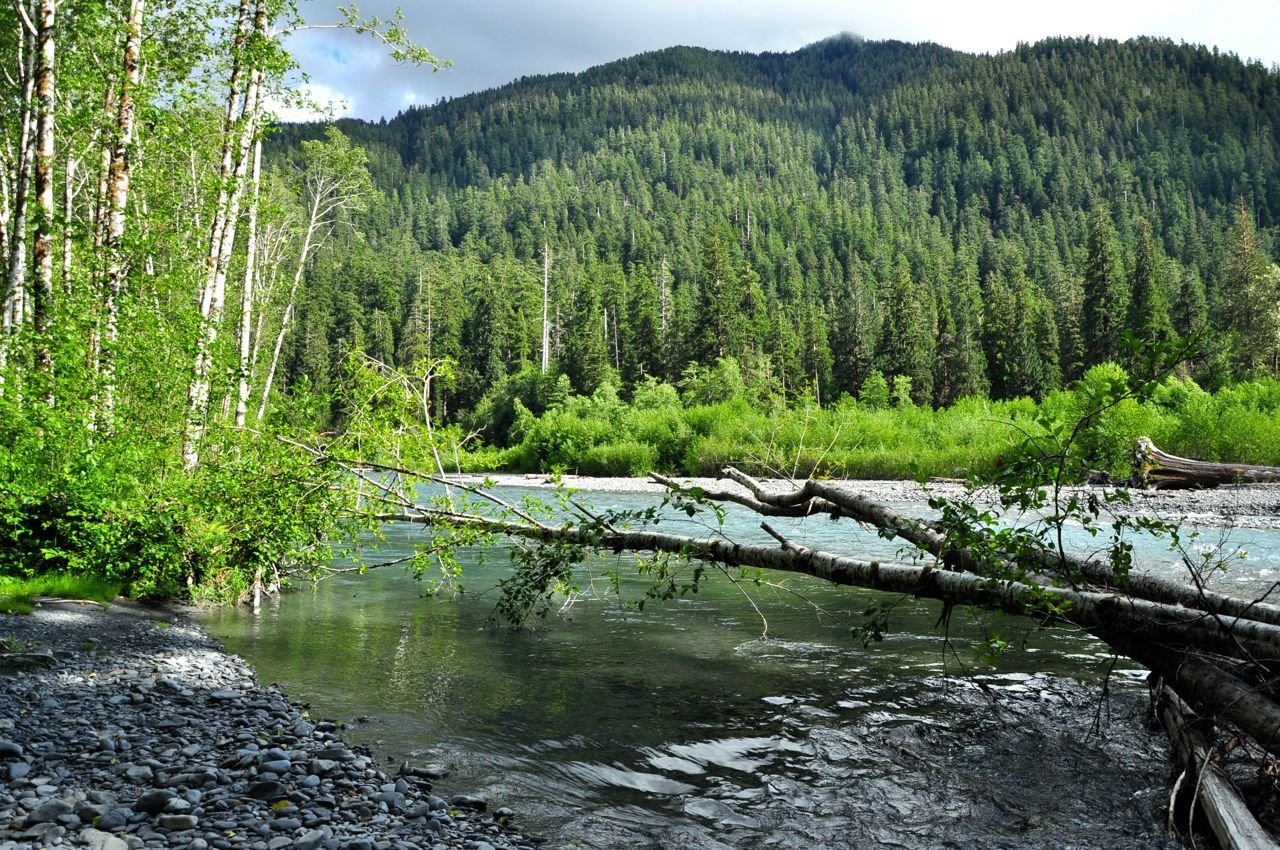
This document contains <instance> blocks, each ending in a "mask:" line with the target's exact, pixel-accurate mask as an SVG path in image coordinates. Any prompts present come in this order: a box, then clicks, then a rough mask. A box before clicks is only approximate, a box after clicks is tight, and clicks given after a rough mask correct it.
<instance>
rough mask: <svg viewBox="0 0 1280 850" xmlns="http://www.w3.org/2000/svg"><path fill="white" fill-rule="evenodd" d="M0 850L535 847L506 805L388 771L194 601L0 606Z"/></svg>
mask: <svg viewBox="0 0 1280 850" xmlns="http://www.w3.org/2000/svg"><path fill="white" fill-rule="evenodd" d="M0 642H3V643H4V644H5V646H3V647H0V650H4V654H0V850H10V848H13V850H16V848H28V847H47V846H72V847H90V848H94V850H142V848H150V847H155V848H160V847H184V848H190V850H210V848H214V849H215V850H240V849H241V848H244V850H284V848H290V847H293V848H299V849H300V850H320V848H326V850H337V848H350V850H427V848H431V850H443V848H469V850H517V848H519V849H520V850H529V848H532V847H534V846H535V842H534V841H532V840H530V839H527V838H526V837H524V836H522V835H520V834H519V833H518V832H516V831H515V830H513V829H510V828H508V827H507V826H506V825H505V822H506V821H507V820H508V819H509V818H511V817H512V813H511V812H510V811H509V810H507V809H502V808H499V809H497V810H496V811H492V812H490V811H486V809H487V808H488V806H487V803H486V801H485V800H483V798H480V797H473V796H467V795H456V796H452V797H449V798H448V799H445V798H444V797H442V796H437V794H435V793H433V788H432V785H433V780H434V779H438V778H439V771H438V770H437V769H433V768H432V767H431V766H429V765H419V766H402V767H401V770H400V772H399V775H395V776H392V775H388V774H387V773H385V772H383V770H381V769H380V768H379V766H378V765H377V764H376V762H375V759H374V756H373V755H372V754H371V753H370V752H369V750H368V749H365V748H361V747H358V746H357V747H352V746H349V745H348V744H347V743H346V742H345V741H344V739H343V737H342V735H341V730H340V729H339V728H338V727H337V726H336V725H335V724H334V723H332V722H326V721H324V720H321V719H319V718H314V717H310V716H308V714H307V711H306V709H305V707H304V706H298V705H295V704H291V703H290V702H289V701H288V698H287V697H286V696H285V695H284V694H283V693H281V692H280V690H279V689H277V688H275V687H273V686H263V685H261V684H259V683H258V682H257V680H256V679H255V677H254V675H253V673H252V671H250V670H249V668H248V667H247V666H246V665H245V664H244V662H243V661H241V660H240V659H239V658H237V657H235V656H233V655H230V654H228V653H227V652H225V651H224V650H223V649H222V647H221V646H220V645H219V644H218V643H217V642H215V641H214V640H212V639H211V638H210V637H209V636H208V635H207V634H205V632H204V630H203V629H202V628H200V627H199V626H198V625H196V624H195V623H193V622H192V621H191V620H190V619H189V617H188V616H187V612H186V611H185V610H183V609H181V608H179V607H176V606H164V607H149V606H144V605H141V604H138V603H135V602H132V601H129V600H124V599H120V600H117V601H116V602H115V603H114V604H112V605H111V606H110V607H109V608H107V609H105V610H104V609H103V608H101V607H100V606H98V605H97V604H94V603H79V602H65V601H57V602H45V603H44V604H42V606H41V607H40V608H38V609H37V610H36V612H35V613H34V614H32V615H26V616H18V615H0Z"/></svg>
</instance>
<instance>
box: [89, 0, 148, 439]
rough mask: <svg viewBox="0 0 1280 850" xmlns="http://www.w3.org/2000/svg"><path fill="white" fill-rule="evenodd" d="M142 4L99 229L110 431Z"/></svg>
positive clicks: (131, 33)
mask: <svg viewBox="0 0 1280 850" xmlns="http://www.w3.org/2000/svg"><path fill="white" fill-rule="evenodd" d="M143 6H144V0H131V2H130V4H129V20H128V23H127V31H128V34H127V35H126V37H125V42H124V54H123V61H122V71H123V73H122V74H121V78H120V80H121V82H120V93H119V97H118V98H116V102H117V111H116V126H115V132H114V139H113V141H112V144H111V155H110V167H109V169H108V176H107V194H106V204H105V206H104V210H103V213H104V218H105V226H104V227H103V228H102V236H103V249H104V252H105V254H106V267H105V268H104V270H103V281H102V298H103V313H104V314H105V317H106V327H105V329H104V331H103V335H104V337H105V346H104V349H103V351H102V355H101V358H102V359H101V364H100V376H101V379H102V402H101V405H100V410H99V416H100V418H101V419H102V420H103V422H104V423H105V426H106V428H108V429H110V427H111V420H112V418H113V417H114V415H115V407H116V380H115V375H116V346H117V344H118V342H119V339H120V295H121V293H122V291H123V289H124V277H125V261H124V250H123V244H122V243H123V241H124V226H125V209H126V207H127V206H128V203H129V184H130V179H131V176H132V170H133V157H132V153H133V132H134V130H133V128H134V114H135V107H134V100H133V90H134V89H135V88H136V87H137V85H138V81H139V78H140V74H141V64H142V63H141V56H142V13H143Z"/></svg>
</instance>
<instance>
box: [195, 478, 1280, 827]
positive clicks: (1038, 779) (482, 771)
mask: <svg viewBox="0 0 1280 850" xmlns="http://www.w3.org/2000/svg"><path fill="white" fill-rule="evenodd" d="M588 498H589V499H590V501H591V502H592V503H593V504H594V505H595V506H596V507H597V508H605V507H619V508H628V507H642V506H646V505H648V504H651V503H652V497H645V496H637V495H625V494H605V493H595V494H590V496H589V497H588ZM898 507H900V508H908V509H909V508H911V506H898ZM915 507H916V509H917V512H918V509H919V506H915ZM758 522H759V518H758V517H755V516H754V515H749V514H746V513H745V512H743V513H738V512H735V511H730V513H729V515H728V516H727V518H726V526H725V527H726V530H727V532H728V533H729V534H730V535H731V536H733V537H735V538H738V539H742V540H758V539H762V538H761V534H762V533H761V532H760V531H759V530H758V527H757V526H758ZM775 525H778V526H779V527H780V528H782V529H783V530H784V533H789V534H794V535H795V536H796V538H797V539H802V540H805V541H806V542H808V543H810V545H813V546H814V547H815V548H827V549H838V550H840V551H847V552H850V553H853V554H857V555H858V556H860V557H868V558H881V559H893V558H895V557H901V556H902V554H903V553H900V551H899V549H898V547H897V546H896V545H895V544H894V543H892V542H889V541H885V540H883V539H881V538H879V537H878V536H876V535H875V534H873V533H870V532H867V531H865V530H863V529H860V528H859V527H858V526H857V525H856V524H854V523H852V522H849V521H845V522H841V523H832V522H830V521H828V520H816V519H810V520H807V521H780V522H777V523H775ZM661 527H662V528H665V529H666V530H670V531H676V530H681V529H680V527H679V526H678V525H677V524H676V522H675V521H672V522H664V523H663V525H662V526H661ZM684 530H688V531H695V532H696V529H695V528H693V527H692V526H689V525H686V526H685V528H684ZM423 534H424V532H423V531H422V530H421V529H420V528H417V527H411V526H391V527H389V528H388V529H387V539H386V541H385V542H384V543H383V545H382V546H381V549H380V551H379V552H378V553H376V555H375V556H374V557H373V558H371V560H376V559H388V560H389V559H392V558H396V557H401V556H403V555H406V554H408V553H409V552H411V551H412V547H413V545H414V543H415V541H418V540H421V537H422V535H423ZM1210 538H1216V534H1214V533H1206V534H1205V537H1204V538H1203V539H1205V540H1208V539H1210ZM1083 539H1086V538H1082V540H1083ZM1197 545H1200V544H1197ZM1231 545H1232V546H1237V547H1245V548H1248V549H1250V550H1251V551H1250V558H1249V560H1248V561H1245V562H1244V564H1245V565H1247V568H1246V567H1243V566H1237V567H1236V568H1235V569H1234V570H1233V574H1232V575H1231V580H1232V581H1234V582H1237V583H1243V587H1245V588H1248V589H1253V588H1256V587H1257V586H1259V585H1261V584H1263V583H1265V582H1266V581H1267V580H1268V576H1269V575H1270V574H1271V572H1272V571H1276V570H1280V535H1278V534H1277V533H1276V532H1275V531H1269V532H1265V531H1245V530H1239V531H1237V533H1236V534H1235V537H1233V539H1232V541H1231ZM1138 552H1139V555H1140V557H1141V559H1142V561H1143V563H1144V564H1146V565H1148V566H1149V567H1150V568H1152V569H1155V570H1157V571H1171V570H1174V569H1176V565H1177V562H1178V561H1177V557H1176V556H1175V555H1174V554H1172V553H1169V552H1168V551H1167V547H1166V546H1164V545H1161V544H1154V543H1150V542H1140V543H1139V548H1138ZM481 555H483V556H484V557H481ZM463 558H464V563H465V566H466V587H467V593H465V594H462V595H452V594H450V595H441V596H436V597H434V598H427V597H425V596H424V594H423V593H422V591H423V587H422V585H419V584H417V583H415V582H414V581H413V580H412V579H411V578H410V577H409V576H407V575H406V574H405V573H404V572H403V571H401V570H400V569H399V568H397V567H390V568H384V569H377V570H371V571H370V572H368V573H367V574H365V575H340V576H337V577H334V578H331V579H328V580H326V581H324V582H321V583H320V584H319V586H317V587H316V588H315V589H314V590H311V589H305V590H302V591H300V592H296V593H292V594H288V595H286V596H285V597H283V599H281V600H279V601H278V602H277V603H276V604H274V605H272V606H270V607H268V608H267V609H265V610H264V611H263V612H262V613H261V614H260V615H258V616H256V617H255V616H254V615H252V614H251V613H249V612H248V611H245V610H232V611H222V612H218V613H216V614H213V615H211V616H210V618H209V621H208V624H207V625H208V627H209V629H210V631H211V632H212V633H214V634H215V635H216V636H218V637H219V638H221V639H222V640H223V642H224V643H225V644H226V646H227V647H228V649H230V650H231V651H233V652H236V653H239V654H240V655H242V656H244V657H245V658H247V659H248V660H249V661H250V662H251V663H252V665H253V666H254V667H255V669H256V670H257V671H258V674H259V676H260V678H261V679H263V680H264V681H274V682H278V683H280V684H281V685H283V686H284V687H285V689H286V690H287V691H288V692H289V694H290V695H291V696H292V697H293V698H294V699H296V700H300V701H306V702H310V703H311V704H312V712H313V714H315V715H318V716H326V717H333V718H336V719H339V720H345V721H347V722H349V723H352V724H353V725H352V727H351V729H350V731H349V736H350V737H351V738H352V739H353V740H355V741H358V742H367V743H370V744H372V745H373V746H374V749H375V752H377V753H378V754H379V755H380V756H383V757H385V758H386V759H387V761H388V762H389V763H392V764H394V763H398V762H400V761H401V760H404V759H408V760H410V761H412V762H414V763H426V762H431V763H436V764H440V765H443V766H445V767H447V768H448V769H449V770H450V775H449V777H448V778H447V779H445V780H443V781H441V782H440V783H439V784H438V790H441V791H445V792H448V793H459V792H467V793H475V792H480V793H483V794H485V795H487V796H488V797H489V799H490V800H491V801H492V804H493V805H495V806H501V805H505V806H509V807H511V808H513V809H514V810H515V811H516V812H517V818H516V820H517V822H518V824H519V826H520V828H521V829H522V830H524V831H525V832H526V833H528V834H535V835H541V836H545V837H546V838H547V839H548V841H549V845H550V846H554V847H581V848H614V847H696V848H719V847H735V848H755V847H795V848H810V847H826V848H862V847H966V848H967V847H979V848H1007V847H1082V848H1083V847H1163V846H1167V845H1166V839H1165V838H1164V836H1163V824H1162V822H1161V817H1162V816H1161V808H1162V806H1163V805H1164V800H1165V795H1166V793H1167V791H1166V786H1167V779H1168V776H1167V770H1168V768H1167V763H1166V761H1165V758H1166V756H1165V751H1164V744H1163V741H1162V739H1161V737H1160V736H1159V735H1155V734H1152V733H1151V732H1150V731H1149V730H1148V727H1147V723H1146V719H1145V699H1144V697H1145V689H1144V686H1143V684H1142V672H1141V671H1140V670H1137V669H1135V668H1133V667H1132V665H1126V664H1125V663H1123V662H1122V663H1121V664H1119V665H1118V667H1117V669H1116V670H1115V671H1114V672H1113V673H1112V675H1111V677H1110V682H1111V687H1110V695H1109V696H1108V697H1106V698H1103V697H1102V696H1101V683H1102V681H1103V679H1104V677H1105V675H1106V672H1107V670H1108V669H1109V668H1110V666H1111V663H1112V662H1111V659H1110V657H1109V656H1108V654H1107V652H1106V651H1105V648H1104V647H1103V646H1102V645H1101V644H1099V643H1097V642H1095V641H1093V640H1091V639H1089V638H1087V637H1084V636H1080V635H1073V634H1070V633H1066V632H1063V631H1060V630H1055V631H1053V632H1047V633H1034V632H1032V631H1031V630H1030V629H1029V628H1028V627H1029V625H1030V624H1029V623H1028V622H1024V621H1018V620H1011V619H1005V620H1001V621H998V622H994V623H991V624H989V626H991V627H996V628H998V629H999V630H1000V631H1001V633H1002V634H1003V636H1004V637H1006V638H1007V639H1009V640H1010V641H1011V643H1012V647H1011V648H1010V650H1009V651H1007V652H1006V653H1005V655H1004V656H1003V658H1002V659H1001V661H1000V663H999V667H998V668H997V669H995V670H993V669H992V668H989V667H986V666H984V665H982V664H980V663H979V662H978V660H977V659H976V657H975V655H974V652H973V649H972V646H973V643H974V641H975V639H977V638H981V637H983V636H984V635H985V634H986V632H984V628H986V627H985V626H983V625H982V624H975V623H970V622H966V617H965V614H964V612H960V611H956V612H953V614H952V617H951V619H950V623H949V626H948V628H946V629H941V628H934V626H935V623H936V622H937V620H938V617H939V610H940V609H939V606H938V605H936V604H933V603H925V602H916V601H913V600H906V601H903V602H902V603H901V604H900V605H899V606H898V607H897V608H896V609H895V610H894V611H893V612H892V614H891V616H890V622H889V631H888V633H887V634H885V636H884V639H883V640H882V641H878V642H877V641H872V642H871V643H870V644H869V645H867V646H866V647H864V646H863V645H862V642H861V641H860V640H858V639H856V638H854V637H852V636H851V634H850V627H851V626H854V625H857V624H859V623H861V622H862V614H863V612H864V611H865V610H866V608H867V606H868V605H869V604H872V603H873V602H876V601H879V600H881V599H882V598H883V597H880V596H878V595H875V594H870V593H867V592H862V591H858V590H851V589H846V588H835V587H831V586H828V585H825V584H823V583H821V582H817V581H814V580H810V579H807V578H805V577H797V576H780V575H774V574H770V575H768V576H767V578H768V579H770V580H771V581H774V582H778V583H779V584H780V585H781V586H779V587H767V586H742V587H738V586H735V585H734V584H732V583H731V582H729V581H725V580H723V579H719V580H711V581H708V582H706V583H705V584H704V585H703V586H702V588H701V590H700V591H699V592H698V593H697V594H693V595H688V596H686V597H684V598H681V599H679V600H678V601H673V602H666V603H661V604H655V603H651V604H648V605H646V606H644V607H643V609H639V610H638V609H637V608H636V607H635V605H633V604H626V603H625V602H621V601H619V599H618V597H617V595H615V594H614V593H613V591H612V590H611V589H610V588H609V586H608V580H607V578H605V573H606V572H607V571H608V570H610V569H612V568H615V567H623V568H624V569H622V570H621V572H622V574H623V576H624V580H623V585H622V596H623V597H624V598H625V599H630V600H632V601H634V600H635V599H637V598H638V597H639V596H640V595H641V594H642V592H643V586H644V585H643V583H642V582H641V581H640V580H639V579H636V578H635V577H634V575H633V576H632V577H631V578H626V577H625V576H626V575H627V570H626V569H625V567H627V566H628V565H629V564H630V563H631V561H630V560H619V559H615V558H608V559H601V560H598V561H595V562H593V563H591V564H589V565H587V566H586V567H585V568H584V569H583V570H582V571H580V574H579V587H580V590H581V593H580V594H579V595H577V596H576V597H575V598H574V599H573V600H572V604H570V605H567V606H566V607H565V608H564V609H563V610H560V611H554V612H552V613H551V614H550V615H549V616H548V617H547V619H546V620H545V622H538V623H535V624H534V626H533V627H532V628H528V629H524V630H518V631H517V630H511V629H506V628H502V627H496V626H494V625H492V624H491V622H490V616H491V614H492V612H493V603H494V600H495V594H494V592H493V591H492V588H493V587H494V585H495V584H496V582H497V581H498V580H499V579H500V578H502V577H503V576H505V575H507V574H508V573H509V566H508V564H507V561H506V558H505V556H504V553H503V552H502V550H501V549H496V548H492V549H488V550H471V551H468V552H465V553H464V555H463ZM757 609H758V610H757ZM948 636H949V639H948ZM1049 671H1052V675H1049Z"/></svg>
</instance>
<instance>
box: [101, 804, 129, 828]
mask: <svg viewBox="0 0 1280 850" xmlns="http://www.w3.org/2000/svg"><path fill="white" fill-rule="evenodd" d="M128 825H129V810H128V809H110V810H108V811H105V812H103V813H102V815H101V816H99V817H98V818H96V820H95V823H94V826H96V827H97V828H98V829H105V830H108V831H110V832H118V831H119V830H122V829H124V828H125V827H126V826H128Z"/></svg>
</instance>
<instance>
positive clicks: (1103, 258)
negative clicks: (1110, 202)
mask: <svg viewBox="0 0 1280 850" xmlns="http://www.w3.org/2000/svg"><path fill="white" fill-rule="evenodd" d="M1128 310H1129V288H1128V286H1127V284H1126V282H1125V276H1124V266H1123V263H1122V262H1121V260H1120V247H1119V243H1118V239H1117V237H1116V230H1115V226H1114V225H1113V224H1112V222H1111V213H1110V212H1109V211H1108V210H1107V208H1106V207H1105V206H1104V205H1102V204H1101V203H1099V204H1098V205H1096V206H1095V207H1094V208H1093V212H1092V213H1091V214H1090V216H1089V240H1088V247H1087V256H1086V259H1085V267H1084V304H1083V310H1082V317H1081V318H1082V322H1081V330H1082V332H1083V335H1084V350H1085V351H1084V358H1085V365H1086V366H1093V365H1095V364H1097V363H1102V362H1104V361H1107V360H1117V359H1118V358H1119V357H1120V335H1121V334H1122V333H1123V332H1124V329H1125V320H1126V318H1127V316H1128Z"/></svg>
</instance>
